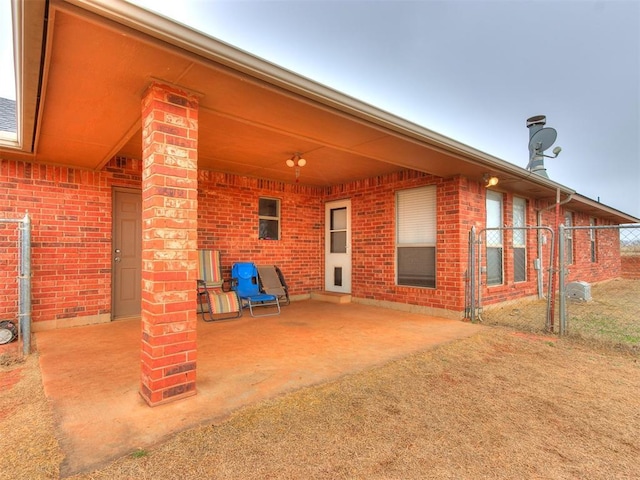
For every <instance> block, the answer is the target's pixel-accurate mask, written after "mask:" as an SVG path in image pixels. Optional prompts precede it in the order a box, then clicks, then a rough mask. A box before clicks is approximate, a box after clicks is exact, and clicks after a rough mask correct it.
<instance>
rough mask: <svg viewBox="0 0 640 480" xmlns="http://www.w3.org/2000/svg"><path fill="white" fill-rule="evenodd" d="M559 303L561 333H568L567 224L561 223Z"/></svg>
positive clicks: (559, 235) (559, 227) (559, 231)
mask: <svg viewBox="0 0 640 480" xmlns="http://www.w3.org/2000/svg"><path fill="white" fill-rule="evenodd" d="M558 237H559V238H558V297H559V299H558V304H559V308H558V309H559V311H560V332H559V333H560V335H565V334H566V333H567V303H566V302H567V297H566V296H565V281H566V279H565V274H566V271H565V268H564V267H565V265H564V249H565V226H564V225H563V224H562V223H561V224H560V225H559V226H558Z"/></svg>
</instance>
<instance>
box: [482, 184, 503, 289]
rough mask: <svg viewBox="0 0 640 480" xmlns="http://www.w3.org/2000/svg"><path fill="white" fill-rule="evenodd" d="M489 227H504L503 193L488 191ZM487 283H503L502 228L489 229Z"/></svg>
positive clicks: (487, 233) (487, 235) (487, 234)
mask: <svg viewBox="0 0 640 480" xmlns="http://www.w3.org/2000/svg"><path fill="white" fill-rule="evenodd" d="M486 209H487V228H488V229H490V228H501V227H502V194H501V193H498V192H491V191H488V192H487V205H486ZM486 237H487V285H502V283H503V271H502V264H503V263H502V262H503V254H502V251H503V248H502V247H503V244H502V230H487V232H486Z"/></svg>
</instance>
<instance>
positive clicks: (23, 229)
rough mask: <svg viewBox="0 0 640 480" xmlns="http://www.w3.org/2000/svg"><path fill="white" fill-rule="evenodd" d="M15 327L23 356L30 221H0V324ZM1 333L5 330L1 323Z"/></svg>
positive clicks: (27, 333) (26, 349) (27, 341)
mask: <svg viewBox="0 0 640 480" xmlns="http://www.w3.org/2000/svg"><path fill="white" fill-rule="evenodd" d="M2 322H11V323H12V324H15V325H16V326H17V331H18V337H19V339H21V340H22V353H23V354H24V355H27V354H29V353H30V351H31V220H30V218H29V216H28V215H25V217H24V218H22V219H0V324H2ZM3 325H4V327H3V328H2V330H3V333H4V334H5V335H6V333H7V331H8V328H6V327H7V325H6V324H3Z"/></svg>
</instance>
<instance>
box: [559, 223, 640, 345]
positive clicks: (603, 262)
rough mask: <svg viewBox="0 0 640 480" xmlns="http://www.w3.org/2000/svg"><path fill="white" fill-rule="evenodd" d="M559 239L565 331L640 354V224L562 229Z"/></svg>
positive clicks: (562, 318) (561, 300)
mask: <svg viewBox="0 0 640 480" xmlns="http://www.w3.org/2000/svg"><path fill="white" fill-rule="evenodd" d="M559 237H560V242H559V244H560V245H559V249H560V250H559V253H560V264H561V265H562V268H561V269H560V271H559V283H560V293H559V300H560V305H559V310H560V311H559V317H560V333H563V334H567V335H570V336H573V337H577V338H581V339H585V340H588V341H591V342H598V343H602V344H608V345H613V346H617V347H621V348H630V349H632V350H634V351H640V225H620V226H588V227H584V226H583V227H564V226H561V227H560V235H559ZM585 265H586V267H585ZM595 265H599V266H600V268H599V269H596V268H590V266H595ZM603 270H605V271H606V274H607V275H608V276H609V277H611V276H612V275H611V274H614V275H613V276H614V277H615V278H613V279H605V280H601V275H602V273H601V272H602V271H603Z"/></svg>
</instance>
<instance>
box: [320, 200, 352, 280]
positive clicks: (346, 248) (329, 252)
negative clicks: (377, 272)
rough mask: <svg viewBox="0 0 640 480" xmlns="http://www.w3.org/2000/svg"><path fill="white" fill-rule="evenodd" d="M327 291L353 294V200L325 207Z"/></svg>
mask: <svg viewBox="0 0 640 480" xmlns="http://www.w3.org/2000/svg"><path fill="white" fill-rule="evenodd" d="M324 278H325V287H324V288H325V290H326V291H328V292H339V293H351V200H340V201H337V202H329V203H327V204H326V206H325V273H324Z"/></svg>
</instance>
